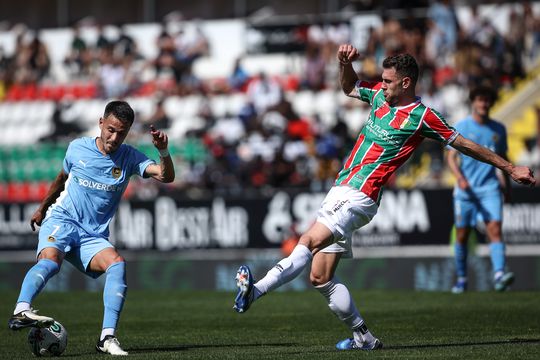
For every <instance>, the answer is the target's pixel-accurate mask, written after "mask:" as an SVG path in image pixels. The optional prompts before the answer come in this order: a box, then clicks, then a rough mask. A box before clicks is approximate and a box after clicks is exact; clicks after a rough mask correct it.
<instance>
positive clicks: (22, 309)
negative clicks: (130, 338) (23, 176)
mask: <svg viewBox="0 0 540 360" xmlns="http://www.w3.org/2000/svg"><path fill="white" fill-rule="evenodd" d="M134 118H135V114H134V112H133V109H132V108H131V107H130V106H129V104H128V103H126V102H124V101H111V102H109V103H108V104H107V106H106V107H105V112H104V114H103V117H102V118H100V119H99V128H100V130H101V133H100V136H99V137H96V138H91V137H83V138H79V139H76V140H74V141H72V142H71V143H70V145H69V147H68V149H67V151H66V155H65V158H64V163H63V169H62V170H61V171H60V173H59V174H58V176H57V177H56V179H55V180H54V182H53V183H52V185H51V187H50V189H49V192H48V194H47V196H46V198H45V199H44V200H43V201H42V203H41V204H40V206H39V208H38V209H37V210H36V212H35V213H34V215H33V216H32V219H31V220H30V225H31V227H32V229H33V230H35V225H36V224H37V225H39V226H41V228H40V230H39V244H38V248H37V260H38V261H37V263H36V264H35V265H34V266H33V267H32V268H31V269H30V270H29V271H28V272H27V274H26V277H25V278H24V281H23V283H22V286H21V291H20V294H19V299H18V300H17V305H16V307H15V310H14V312H13V316H12V317H11V318H10V319H9V321H8V325H9V327H10V328H11V329H12V330H18V329H22V328H26V327H36V326H37V327H44V326H48V325H50V324H52V322H53V321H54V320H53V318H51V317H47V316H40V315H37V314H36V311H34V310H32V309H31V307H30V305H31V303H32V300H33V299H34V298H35V297H36V296H37V295H38V294H39V292H40V291H41V290H42V289H43V287H44V286H45V284H46V283H47V281H48V280H49V279H50V278H51V277H52V276H54V275H55V274H56V273H58V271H59V270H60V266H61V265H62V261H63V260H64V259H66V260H68V261H69V262H70V263H72V264H73V265H74V266H75V267H77V268H78V269H79V270H80V271H82V272H83V273H85V274H86V275H88V276H91V277H93V278H97V277H98V276H100V275H101V274H103V273H105V274H106V279H105V288H104V290H103V303H104V307H105V311H104V318H103V329H102V333H101V336H100V339H99V341H98V343H97V345H96V349H97V350H98V351H99V352H103V353H108V354H111V355H127V352H125V351H124V350H122V348H121V347H120V344H119V342H118V340H117V338H116V336H115V331H116V327H117V324H118V319H119V316H120V312H121V311H122V307H123V304H124V300H125V295H126V290H127V285H126V270H125V261H124V259H123V258H122V257H121V256H120V254H119V253H118V252H117V251H116V249H115V248H114V247H113V246H112V245H111V243H110V242H109V241H108V236H109V223H110V222H111V219H112V217H113V215H114V214H115V212H116V210H117V208H118V205H119V203H120V199H121V197H122V194H123V192H124V190H125V189H126V187H127V185H128V182H129V178H130V177H131V175H133V174H137V175H139V176H142V177H152V178H154V179H156V180H158V181H160V182H172V181H173V180H174V176H175V174H174V167H173V163H172V160H171V157H170V155H169V152H168V149H167V145H168V138H167V135H166V134H165V133H163V132H161V131H156V130H155V129H154V128H151V131H150V134H151V135H152V142H153V144H154V146H155V147H156V148H157V149H158V151H159V153H160V163H159V164H156V163H155V162H154V161H153V160H151V159H149V158H147V157H146V156H145V155H144V154H143V153H141V152H139V151H138V150H136V149H135V148H133V147H131V146H129V145H125V144H123V142H124V139H125V138H126V136H127V134H128V132H129V130H130V127H131V125H132V124H133V120H134Z"/></svg>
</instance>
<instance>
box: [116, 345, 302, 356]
mask: <svg viewBox="0 0 540 360" xmlns="http://www.w3.org/2000/svg"><path fill="white" fill-rule="evenodd" d="M298 345H299V344H297V343H254V344H242V345H240V344H186V345H171V346H169V345H163V346H154V347H145V348H130V349H126V351H128V352H129V353H130V354H131V353H133V354H137V353H145V352H168V351H186V350H191V349H205V348H234V347H240V346H241V347H244V348H245V347H254V346H256V347H261V346H263V347H269V346H280V347H292V346H298Z"/></svg>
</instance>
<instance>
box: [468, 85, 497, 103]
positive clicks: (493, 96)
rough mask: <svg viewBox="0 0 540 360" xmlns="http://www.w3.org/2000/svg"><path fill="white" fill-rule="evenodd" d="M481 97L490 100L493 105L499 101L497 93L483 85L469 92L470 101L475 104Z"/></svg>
mask: <svg viewBox="0 0 540 360" xmlns="http://www.w3.org/2000/svg"><path fill="white" fill-rule="evenodd" d="M479 96H483V97H486V98H488V99H489V100H490V101H491V102H492V103H494V102H495V101H496V100H497V91H496V90H495V89H494V88H492V87H489V86H485V85H481V86H477V87H475V88H473V89H471V91H470V92H469V101H470V102H473V101H474V99H476V98H477V97H479Z"/></svg>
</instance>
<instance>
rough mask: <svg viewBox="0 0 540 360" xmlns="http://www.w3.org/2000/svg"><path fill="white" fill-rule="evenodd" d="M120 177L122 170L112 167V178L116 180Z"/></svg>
mask: <svg viewBox="0 0 540 360" xmlns="http://www.w3.org/2000/svg"><path fill="white" fill-rule="evenodd" d="M120 175H122V169H120V168H117V167H114V168H113V169H112V176H113V178H115V179H118V178H119V177H120Z"/></svg>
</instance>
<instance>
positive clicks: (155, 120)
mask: <svg viewBox="0 0 540 360" xmlns="http://www.w3.org/2000/svg"><path fill="white" fill-rule="evenodd" d="M164 102H165V100H164V99H159V100H158V101H157V102H156V108H155V110H154V112H153V113H152V115H151V116H150V117H149V118H148V119H146V120H145V121H144V123H145V125H146V127H148V128H149V126H150V125H153V126H154V127H155V128H156V129H157V130H166V129H169V128H170V127H171V119H170V117H169V115H167V113H166V112H165V107H164Z"/></svg>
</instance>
